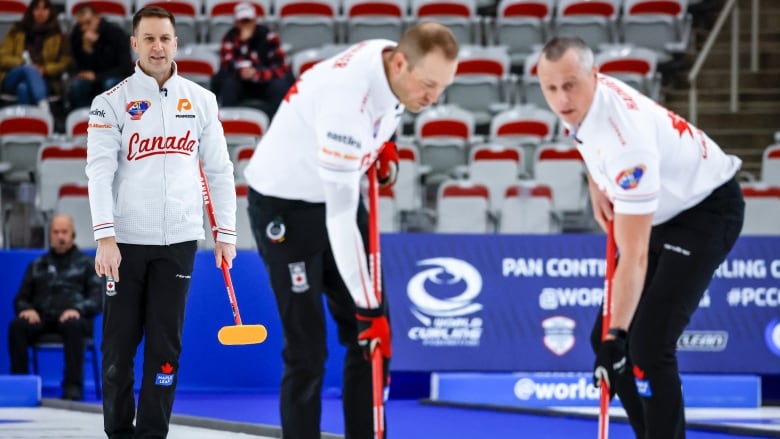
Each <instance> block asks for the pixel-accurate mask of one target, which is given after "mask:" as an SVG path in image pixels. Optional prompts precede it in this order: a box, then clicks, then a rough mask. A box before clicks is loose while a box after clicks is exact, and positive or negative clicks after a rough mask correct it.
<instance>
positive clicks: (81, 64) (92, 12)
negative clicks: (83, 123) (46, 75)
mask: <svg viewBox="0 0 780 439" xmlns="http://www.w3.org/2000/svg"><path fill="white" fill-rule="evenodd" d="M74 18H75V20H76V24H75V25H74V26H73V30H71V33H70V47H71V50H72V51H73V66H72V69H71V71H72V75H71V78H72V79H71V83H70V90H69V91H68V94H69V99H68V101H69V105H70V108H71V109H74V108H81V107H89V105H90V104H91V103H92V99H93V98H94V97H95V96H97V95H99V94H100V93H102V92H104V91H106V90H108V89H109V88H111V87H113V86H115V85H116V84H118V83H119V81H121V80H122V79H124V78H125V77H127V76H128V75H130V74H131V73H132V72H133V61H132V58H131V55H130V36H129V35H127V33H126V32H125V31H124V30H122V29H121V28H120V27H119V26H117V25H116V24H114V23H111V22H110V21H108V20H106V19H105V18H103V17H101V15H100V13H98V12H97V10H96V9H95V7H94V6H92V4H90V3H84V4H82V5H80V6H79V7H78V9H76V14H75V16H74Z"/></svg>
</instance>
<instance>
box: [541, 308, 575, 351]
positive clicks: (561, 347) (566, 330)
mask: <svg viewBox="0 0 780 439" xmlns="http://www.w3.org/2000/svg"><path fill="white" fill-rule="evenodd" d="M576 326H577V322H575V321H574V320H572V319H570V318H568V317H564V316H553V317H549V318H546V319H544V320H543V321H542V329H544V337H543V338H542V341H543V342H544V347H546V348H547V349H548V350H549V351H550V352H552V353H553V354H555V355H558V356H561V355H564V354H565V353H567V352H569V351H570V350H571V348H573V347H574V342H575V341H576V339H575V337H574V328H575V327H576Z"/></svg>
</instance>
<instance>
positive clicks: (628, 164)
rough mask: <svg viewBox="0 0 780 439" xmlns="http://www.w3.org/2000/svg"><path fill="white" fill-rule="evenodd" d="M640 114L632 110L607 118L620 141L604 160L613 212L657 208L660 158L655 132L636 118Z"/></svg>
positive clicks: (631, 212) (637, 212) (644, 211)
mask: <svg viewBox="0 0 780 439" xmlns="http://www.w3.org/2000/svg"><path fill="white" fill-rule="evenodd" d="M640 115H641V113H636V114H634V113H631V114H630V115H629V116H625V115H624V118H623V119H618V118H617V117H616V118H615V119H612V118H611V119H610V121H609V122H610V128H611V129H612V130H614V132H615V138H616V139H617V140H616V141H618V142H619V143H620V145H619V146H617V147H616V148H613V149H612V151H614V152H613V154H612V156H611V157H609V158H608V159H607V160H606V161H605V173H606V177H607V178H608V179H609V181H610V184H611V186H612V189H613V190H612V191H611V192H612V194H613V200H612V202H613V205H614V210H615V213H621V214H629V215H631V214H634V215H642V214H648V213H653V212H655V211H656V210H658V197H659V194H660V190H661V179H660V158H659V154H658V148H657V147H656V146H655V142H656V140H655V136H654V133H653V132H652V131H651V130H649V129H648V127H649V126H648V125H647V123H646V122H645V123H643V121H641V120H639V119H640ZM621 122H623V123H621Z"/></svg>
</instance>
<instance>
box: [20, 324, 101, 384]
mask: <svg viewBox="0 0 780 439" xmlns="http://www.w3.org/2000/svg"><path fill="white" fill-rule="evenodd" d="M50 332H53V333H57V334H60V335H61V336H62V340H63V350H64V355H65V371H64V373H63V380H62V385H63V387H77V388H79V389H82V388H83V387H84V386H83V382H84V338H85V337H88V336H90V335H92V320H90V319H70V320H66V321H64V322H60V321H59V320H48V319H47V320H42V321H41V322H40V323H36V324H31V323H30V322H28V321H27V320H26V319H22V318H19V317H16V318H15V319H13V320H11V324H10V325H9V327H8V354H9V356H10V357H11V373H12V374H29V373H30V353H29V351H30V345H32V344H33V343H34V342H35V340H36V339H37V338H38V337H39V336H40V335H41V334H44V333H50Z"/></svg>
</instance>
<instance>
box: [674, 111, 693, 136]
mask: <svg viewBox="0 0 780 439" xmlns="http://www.w3.org/2000/svg"><path fill="white" fill-rule="evenodd" d="M669 118H670V119H672V128H674V129H675V130H677V132H678V133H680V137H682V135H683V133H685V132H686V131H687V132H688V135H690V136H691V137H693V131H692V130H691V126H690V125H688V121H687V120H685V119H683V118H682V117H680V116H679V115H677V114H676V113H674V112H673V111H670V112H669Z"/></svg>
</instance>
